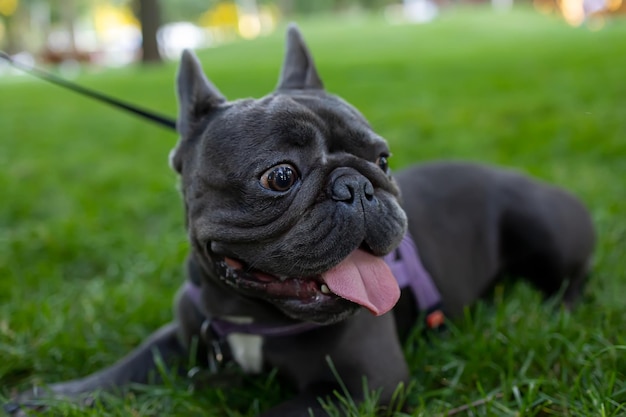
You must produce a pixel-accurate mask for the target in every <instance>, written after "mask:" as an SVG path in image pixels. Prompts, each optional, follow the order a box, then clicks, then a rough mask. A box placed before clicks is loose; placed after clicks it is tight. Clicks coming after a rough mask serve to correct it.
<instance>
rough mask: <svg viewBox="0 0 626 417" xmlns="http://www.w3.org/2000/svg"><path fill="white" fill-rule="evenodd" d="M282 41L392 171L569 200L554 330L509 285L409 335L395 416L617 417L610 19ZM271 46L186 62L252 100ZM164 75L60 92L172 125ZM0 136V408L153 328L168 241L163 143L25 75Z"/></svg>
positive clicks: (511, 19)
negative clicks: (525, 182) (510, 177)
mask: <svg viewBox="0 0 626 417" xmlns="http://www.w3.org/2000/svg"><path fill="white" fill-rule="evenodd" d="M301 28H302V29H303V31H304V33H305V36H306V38H307V40H308V42H309V44H310V47H311V48H312V50H313V53H314V56H315V58H316V61H317V65H318V69H319V71H320V73H321V75H322V77H323V79H324V81H325V83H326V86H327V88H328V90H330V91H331V92H334V93H337V94H339V95H341V96H342V97H344V98H346V99H347V100H348V101H350V102H351V103H353V104H354V105H355V106H356V107H357V108H359V109H360V110H361V111H362V112H363V113H364V114H365V116H366V117H368V118H369V120H370V121H371V122H372V124H373V126H374V127H375V129H376V130H377V131H378V132H379V133H380V134H382V135H383V136H384V137H386V138H387V139H388V140H389V142H390V144H391V148H392V151H393V154H394V155H393V157H392V159H391V162H392V165H393V167H394V168H395V169H399V168H401V167H403V166H405V165H407V164H409V163H414V162H420V161H426V160H433V159H441V158H460V159H469V160H474V161H482V162H487V163H495V164H501V165H506V166H513V167H516V168H519V169H522V170H525V171H527V172H529V173H532V174H533V175H536V176H538V177H540V178H542V179H545V180H547V181H551V182H554V183H556V184H560V185H562V186H563V187H565V188H567V189H569V190H571V191H572V192H574V193H575V194H577V195H578V196H580V198H581V199H582V200H583V201H584V202H585V203H586V204H587V205H588V207H589V209H590V211H591V213H592V215H593V218H594V221H595V224H596V227H597V231H598V235H599V242H598V247H597V252H596V265H595V270H594V276H593V280H592V281H591V283H590V286H589V288H588V292H587V297H586V299H585V301H584V303H583V304H582V305H581V306H580V308H579V309H577V310H576V311H575V312H574V313H572V314H569V313H565V312H561V311H558V310H557V311H556V312H555V310H554V309H553V306H550V305H546V304H542V303H541V300H540V297H539V294H537V293H536V292H535V291H534V290H532V289H531V288H529V287H528V286H525V285H522V284H519V285H515V286H514V287H513V288H512V289H510V290H508V289H507V291H503V292H501V291H496V293H495V294H494V296H493V298H492V299H491V300H488V301H487V302H485V303H480V304H479V305H477V306H476V307H475V308H473V309H471V310H468V311H467V314H466V316H465V317H460V318H457V319H456V320H454V321H453V322H452V323H451V326H450V327H451V330H450V332H449V334H447V335H442V336H435V337H431V338H428V339H425V338H420V337H417V334H418V333H417V332H416V337H414V338H412V339H411V340H410V341H409V342H408V343H407V344H406V354H407V359H408V362H409V364H410V367H411V370H412V374H413V376H414V378H413V384H412V386H411V389H410V390H408V393H407V394H406V397H407V398H406V400H407V401H408V403H409V404H411V406H412V407H413V414H414V415H421V416H435V415H438V414H437V413H443V412H445V411H446V410H453V409H454V408H455V407H459V406H463V405H465V404H470V403H472V402H474V401H477V400H481V399H489V398H490V399H491V400H490V401H486V402H485V403H484V404H482V405H477V406H475V407H470V409H469V411H463V412H460V413H458V414H457V415H469V416H475V415H480V416H492V415H493V416H513V415H523V416H618V415H626V406H624V404H625V403H626V332H625V331H624V330H625V329H626V327H625V326H626V301H625V298H626V297H625V294H626V273H625V272H624V271H626V257H625V256H624V246H625V245H626V187H625V184H624V181H625V179H626V72H625V70H624V68H626V54H625V53H624V51H626V21H625V20H624V19H617V18H615V19H613V20H608V21H607V24H606V26H605V27H604V28H603V29H602V30H600V31H590V30H587V29H586V28H577V29H575V28H570V27H568V26H566V25H565V24H564V23H563V22H561V21H560V20H557V19H556V18H546V17H541V16H539V15H536V14H534V13H532V12H529V11H523V10H522V11H517V12H515V13H512V14H506V15H499V14H494V13H492V12H491V11H486V10H482V11H481V10H479V11H471V12H469V11H463V12H456V13H453V12H449V13H447V14H445V15H443V16H442V17H441V18H440V19H439V20H437V21H435V22H433V23H431V24H428V25H421V26H420V25H415V26H412V25H406V26H389V25H387V24H386V23H385V22H384V21H382V20H381V19H379V18H365V17H361V18H350V19H341V20H337V19H333V18H326V19H311V20H306V21H302V22H301ZM282 43H283V35H282V33H279V32H277V33H276V34H274V35H272V36H271V37H268V38H263V39H259V40H256V41H251V42H241V43H236V44H232V45H228V46H223V47H219V48H215V49H209V50H206V51H202V52H201V54H200V56H201V58H202V60H203V62H204V64H205V69H206V71H207V72H208V74H209V76H210V78H211V79H212V80H213V81H214V82H215V83H216V84H217V85H218V86H219V88H220V89H221V90H222V92H224V93H225V94H226V95H227V96H228V97H229V98H239V97H246V96H255V97H259V96H261V95H263V94H265V93H267V92H268V91H270V90H271V89H272V88H273V87H274V86H275V83H276V79H277V72H278V68H279V65H280V62H281V59H282V53H283V44H282ZM174 73H175V65H174V64H168V65H165V66H162V67H158V68H149V69H140V68H127V69H122V70H115V71H106V72H103V73H85V74H83V75H82V76H81V77H80V78H79V80H78V81H79V82H80V83H82V84H84V85H87V86H91V87H93V88H96V89H98V90H103V91H105V92H108V93H110V94H114V95H116V96H119V97H123V98H125V99H128V100H131V101H134V102H136V103H140V104H143V105H145V106H147V107H150V108H154V109H157V110H159V111H162V112H164V113H167V114H171V115H174V114H175V107H176V104H175V101H174V93H173V91H174V89H173V77H174ZM0 132H1V133H0V196H1V197H0V198H1V201H2V203H1V204H0V402H1V401H2V399H3V398H5V399H6V398H7V397H9V396H10V394H11V392H12V391H13V390H14V389H19V388H22V389H23V388H26V387H28V386H29V385H30V384H31V383H33V382H41V381H47V382H54V381H59V380H63V379H68V378H73V377H77V376H80V375H84V374H86V373H88V372H92V371H95V370H97V369H99V368H100V367H102V366H105V365H108V364H110V363H112V362H113V361H115V360H116V359H117V358H119V357H120V356H122V355H123V354H125V353H126V352H128V351H129V350H130V349H131V348H132V347H134V346H136V345H137V344H138V343H139V342H140V341H141V340H142V338H143V337H145V336H146V335H147V334H149V333H150V332H151V331H152V330H153V329H155V328H156V327H158V326H159V325H161V324H162V323H164V322H166V321H168V320H169V319H170V318H171V299H172V296H173V294H174V292H175V291H176V288H177V287H178V286H179V285H180V284H181V282H182V280H183V279H184V278H183V274H182V266H181V265H182V262H183V259H184V257H185V254H186V252H187V243H186V241H185V232H184V230H183V216H182V205H181V203H180V199H179V196H178V192H177V190H176V177H175V175H174V174H173V173H172V172H170V170H169V168H168V166H167V155H168V152H169V150H170V148H171V147H172V146H173V145H174V143H175V141H176V136H175V135H174V134H173V133H172V132H168V131H166V130H163V129H160V128H158V127H155V126H152V125H149V124H147V123H144V122H142V121H139V120H137V119H134V118H133V117H131V116H128V115H126V114H121V113H119V112H117V111H115V110H112V109H109V108H107V107H105V106H103V105H101V104H98V103H95V102H92V101H89V100H88V99H85V98H82V97H79V96H76V95H75V94H73V93H70V92H67V91H64V90H60V89H59V88H58V87H55V86H51V85H47V84H44V83H42V82H39V81H36V80H32V79H29V78H26V77H19V78H16V77H9V78H6V77H5V78H0ZM285 395H289V392H288V390H286V389H285V388H284V387H281V386H280V385H279V384H278V383H277V382H276V380H275V376H274V375H269V376H263V377H258V378H250V379H248V380H246V383H245V385H244V386H243V387H235V388H231V389H224V390H219V389H213V390H211V389H207V390H203V391H202V392H200V393H194V394H192V393H190V392H189V391H188V390H187V386H186V382H185V381H184V380H173V381H171V382H169V383H168V384H166V385H165V386H162V387H156V388H146V389H142V390H140V392H138V393H135V394H132V395H128V396H126V397H124V398H118V397H113V398H109V399H108V401H106V402H105V403H104V404H98V405H96V406H95V408H93V409H90V410H83V411H81V410H78V409H76V408H74V407H72V406H69V405H60V406H59V407H58V409H56V410H55V414H62V413H63V414H65V415H76V416H83V415H94V416H95V415H107V416H114V415H115V416H117V415H120V416H122V415H124V416H126V415H168V416H169V415H172V416H173V415H180V416H190V415H192V416H193V415H208V416H240V415H242V416H252V415H255V414H257V412H258V410H262V409H266V408H268V407H269V406H271V405H272V404H275V403H277V402H278V401H280V398H282V397H284V396H285ZM373 408H375V407H374V401H373V400H372V401H369V402H368V403H366V404H365V405H364V406H363V408H362V410H361V414H362V415H372V411H371V410H372V409H373ZM368 410H369V411H368ZM329 411H331V412H332V410H329ZM352 415H357V414H352Z"/></svg>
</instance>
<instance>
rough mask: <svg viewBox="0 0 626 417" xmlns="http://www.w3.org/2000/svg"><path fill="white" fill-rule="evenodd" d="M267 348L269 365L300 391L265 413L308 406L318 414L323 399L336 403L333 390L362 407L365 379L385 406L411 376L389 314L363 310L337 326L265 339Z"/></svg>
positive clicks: (289, 412)
mask: <svg viewBox="0 0 626 417" xmlns="http://www.w3.org/2000/svg"><path fill="white" fill-rule="evenodd" d="M264 350H265V354H266V357H267V359H268V362H269V364H270V365H272V366H274V367H276V368H277V369H278V371H279V375H281V376H282V377H284V378H285V379H287V380H289V381H291V382H292V384H293V385H294V387H296V388H297V389H298V391H299V392H300V394H299V395H298V396H296V397H295V398H293V399H291V400H289V401H286V402H284V403H282V404H279V405H278V406H276V407H274V408H272V409H270V410H268V411H267V412H266V413H264V414H262V416H263V417H278V416H280V417H309V416H310V414H309V409H310V410H312V411H313V413H314V415H315V416H324V415H327V414H326V412H325V411H324V409H323V407H322V406H321V404H320V398H321V399H323V400H325V401H332V402H336V400H337V397H336V395H335V391H336V392H338V393H340V394H341V395H344V396H345V395H346V394H348V395H349V396H350V398H351V399H352V400H354V403H355V404H356V405H357V406H358V404H359V403H360V402H362V400H363V398H364V395H365V393H364V392H363V388H364V387H363V378H365V380H366V382H367V389H369V390H372V391H377V392H379V393H380V397H379V405H385V404H388V403H389V402H390V401H391V398H392V396H393V393H394V391H395V390H396V388H397V387H398V385H399V384H400V383H406V382H408V379H409V371H408V366H407V364H406V360H405V358H404V354H403V352H402V348H401V345H400V342H399V340H398V337H397V335H396V327H395V321H394V317H393V314H391V313H389V314H386V315H384V316H381V317H374V316H372V315H371V314H369V313H368V312H366V311H361V312H360V313H357V314H356V315H355V316H353V317H351V318H349V319H347V320H345V321H344V322H341V323H338V324H336V325H332V326H327V327H323V328H320V329H316V330H313V331H310V332H307V333H305V334H302V335H299V336H297V337H290V338H280V339H275V340H274V339H272V340H267V341H266V346H265V348H264ZM339 381H341V384H342V385H343V387H345V388H346V389H347V391H348V393H346V392H344V390H343V388H341V387H340V384H339Z"/></svg>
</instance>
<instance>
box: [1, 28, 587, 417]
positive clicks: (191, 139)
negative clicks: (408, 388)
mask: <svg viewBox="0 0 626 417" xmlns="http://www.w3.org/2000/svg"><path fill="white" fill-rule="evenodd" d="M177 96H178V103H179V114H178V119H177V130H178V133H179V135H180V140H179V142H178V144H177V146H176V147H175V149H174V150H173V151H172V153H171V155H170V163H171V166H172V167H173V169H174V170H175V171H176V172H177V173H178V174H180V180H181V190H182V197H183V201H184V208H185V219H186V229H187V232H188V236H189V242H190V247H191V250H190V254H189V256H188V259H187V262H186V270H187V275H188V276H187V280H186V282H185V284H184V285H183V288H182V289H181V290H180V291H179V293H178V295H177V297H176V302H175V305H176V307H175V310H176V315H175V318H174V320H173V322H172V323H170V324H167V325H165V326H164V327H162V328H161V329H159V330H158V331H156V332H155V333H154V334H153V335H152V336H150V337H149V338H148V339H147V340H146V341H145V342H144V343H143V344H142V345H141V346H139V347H138V348H137V349H136V350H134V351H133V352H131V353H130V354H129V355H128V356H127V357H125V358H123V359H121V360H120V361H119V362H118V363H116V364H114V365H112V366H111V367H109V368H107V369H104V370H102V371H100V372H97V373H95V374H93V375H90V376H87V377H85V378H82V379H78V380H73V381H69V382H63V383H58V384H53V385H51V386H50V387H49V391H48V395H54V396H62V397H67V398H79V397H80V396H83V395H85V394H88V393H91V392H95V391H99V390H113V389H117V388H120V387H124V386H128V385H129V384H131V383H146V382H148V381H149V380H150V379H151V376H154V375H155V374H156V368H157V367H156V365H155V355H156V354H158V355H159V356H160V357H161V358H162V359H163V360H164V361H166V362H168V363H169V362H170V361H172V360H175V359H176V358H188V357H189V355H190V352H191V351H192V349H191V346H192V345H193V346H194V347H195V348H194V349H193V350H194V351H197V352H198V353H197V356H198V360H199V361H200V362H202V363H203V364H204V365H206V366H207V367H212V368H214V369H215V370H216V372H219V368H220V366H221V363H222V362H224V361H226V360H228V359H229V358H230V360H233V361H235V362H236V363H238V364H239V366H240V367H241V368H242V369H243V370H244V371H246V372H263V371H264V370H268V369H276V370H277V372H278V375H279V376H280V377H281V378H282V379H283V380H285V381H289V383H291V384H292V386H293V387H295V388H296V390H297V392H298V394H297V395H296V396H295V397H294V398H292V399H290V400H288V401H286V402H284V403H282V404H279V405H277V406H276V407H274V408H271V409H269V410H267V411H265V412H264V413H263V415H264V416H281V417H285V416H309V415H310V414H309V412H310V411H312V412H313V413H314V414H315V415H322V414H323V413H324V412H323V408H322V407H321V405H320V402H319V400H318V398H320V397H325V396H328V395H329V394H331V393H332V391H333V390H334V389H337V378H336V377H335V374H333V372H332V371H331V369H330V368H329V366H328V364H327V359H326V358H327V357H328V358H330V360H331V361H332V363H333V364H334V367H335V369H336V372H337V374H338V375H339V376H340V377H341V379H342V381H343V383H344V384H345V386H346V387H347V389H348V390H349V392H350V393H351V395H352V397H353V398H355V399H357V400H358V399H360V398H362V395H363V392H362V378H363V377H366V378H367V381H368V384H369V387H370V388H371V389H374V390H380V392H381V396H380V402H381V403H383V404H384V403H386V402H388V401H390V397H391V395H392V393H393V392H394V390H395V388H396V387H397V386H398V384H399V383H401V382H407V381H408V380H409V379H410V374H409V370H408V368H407V363H406V361H405V358H404V356H403V352H402V349H401V340H402V337H404V336H405V335H406V334H407V333H408V332H409V331H410V329H411V328H413V327H414V326H415V324H416V320H417V317H418V313H419V312H420V311H421V310H424V309H425V307H426V306H420V305H419V297H416V296H415V294H414V293H413V292H412V291H410V290H409V289H406V288H402V289H401V288H400V287H399V284H398V281H397V279H396V278H397V277H394V274H393V273H392V270H391V267H390V266H389V262H388V261H387V262H386V261H385V260H388V259H389V256H392V257H394V256H396V255H394V253H395V251H396V248H397V247H399V245H401V243H402V242H403V240H404V239H407V236H411V237H412V242H413V244H414V248H416V250H418V251H419V259H420V260H421V265H422V266H423V269H424V270H425V271H427V273H428V274H429V275H430V280H431V281H432V283H433V286H434V288H435V290H436V291H437V292H438V293H439V296H440V297H439V298H440V300H441V301H442V305H443V311H444V312H445V314H446V315H448V316H454V315H458V314H459V313H460V312H462V311H463V309H464V308H465V307H466V306H469V305H471V304H472V303H473V302H475V301H476V300H477V299H479V298H480V297H481V296H483V295H484V294H485V293H486V292H487V291H489V289H490V288H491V287H493V285H494V283H496V282H497V281H498V280H500V279H501V278H502V277H504V276H511V277H522V278H524V279H527V280H529V281H530V282H531V283H532V284H534V285H535V286H536V287H537V288H538V289H539V290H541V291H542V292H543V293H545V295H546V296H553V295H556V294H562V297H563V301H564V302H565V303H566V304H567V305H568V306H572V305H573V304H574V303H575V302H576V301H577V300H578V299H579V297H580V295H581V292H582V290H583V288H584V284H585V282H586V279H587V277H588V274H589V269H590V259H591V256H592V252H593V248H594V241H595V236H594V229H593V225H592V222H591V219H590V216H589V214H588V212H587V210H586V209H585V207H584V206H583V205H582V204H581V203H580V202H579V201H578V200H577V199H576V198H575V197H573V196H572V195H570V194H569V193H567V192H565V191H563V190H561V189H559V188H556V187H553V186H551V185H548V184H545V183H542V182H539V181H537V180H534V179H531V178H528V177H527V176H525V175H522V174H519V173H516V172H513V171H509V170H505V169H500V168H495V167H489V166H484V165H477V164H470V163H463V162H437V163H427V164H422V165H418V166H414V167H410V168H407V169H405V170H403V171H401V172H398V173H397V175H392V174H391V172H390V170H389V167H388V158H389V156H390V149H389V147H388V144H387V142H386V141H385V140H384V139H383V138H382V137H381V136H379V135H378V134H377V133H376V132H374V131H373V130H372V128H371V127H370V125H369V124H368V122H367V121H366V120H365V118H364V117H363V116H362V115H361V114H360V113H359V112H358V111H357V110H356V109H355V108H354V107H352V106H351V105H350V104H348V103H347V102H345V101H344V100H342V99H341V98H339V97H337V96H334V95H331V94H329V93H327V92H326V91H325V90H324V86H323V83H322V81H321V79H320V77H319V75H318V72H317V70H316V68H315V65H314V63H313V59H312V57H311V54H310V53H309V50H308V48H307V47H306V45H305V43H304V41H303V39H302V36H301V34H300V32H299V30H298V29H297V27H296V26H295V25H291V26H290V27H289V28H288V30H287V47H286V55H285V59H284V63H283V66H282V70H281V74H280V79H279V81H278V86H277V87H276V90H275V91H274V92H272V93H271V94H269V95H267V96H265V97H263V98H260V99H244V100H236V101H227V100H226V98H224V96H223V95H222V94H221V93H220V92H219V91H218V89H217V88H216V87H215V86H214V85H213V84H212V83H211V82H210V81H209V80H208V79H207V78H206V76H205V75H204V73H203V70H202V68H201V66H200V63H199V61H198V60H197V58H196V56H195V55H194V54H193V53H192V52H189V51H185V52H184V53H183V55H182V60H181V63H180V68H179V72H178V76H177ZM416 146H418V145H416ZM405 253H406V252H405ZM414 255H415V256H417V253H415V254H414ZM402 256H404V255H402ZM410 256H411V255H409V257H410ZM383 257H385V258H384V259H383ZM182 362H185V361H184V360H183V361H182ZM29 397H30V398H31V399H32V397H33V395H32V394H27V395H25V396H22V398H21V399H22V400H23V401H22V402H23V403H24V404H26V403H27V401H26V400H25V398H29ZM18 402H19V401H18ZM5 408H6V409H7V410H8V411H9V412H13V413H14V414H15V413H18V412H19V408H20V406H19V404H12V405H9V406H7V407H5Z"/></svg>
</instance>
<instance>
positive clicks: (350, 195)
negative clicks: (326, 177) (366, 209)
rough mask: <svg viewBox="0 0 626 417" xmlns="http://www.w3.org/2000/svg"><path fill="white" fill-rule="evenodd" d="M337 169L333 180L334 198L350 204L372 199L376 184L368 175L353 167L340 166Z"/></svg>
mask: <svg viewBox="0 0 626 417" xmlns="http://www.w3.org/2000/svg"><path fill="white" fill-rule="evenodd" d="M337 171H338V172H337ZM337 171H335V172H334V173H333V174H334V175H333V176H332V182H331V197H332V199H333V200H335V201H342V202H344V203H348V204H352V203H354V202H355V201H360V202H366V201H372V199H373V198H374V186H373V185H372V183H371V182H370V181H369V180H368V179H367V178H366V177H364V176H363V175H361V174H360V173H359V172H357V171H356V170H354V169H351V168H340V169H338V170H337Z"/></svg>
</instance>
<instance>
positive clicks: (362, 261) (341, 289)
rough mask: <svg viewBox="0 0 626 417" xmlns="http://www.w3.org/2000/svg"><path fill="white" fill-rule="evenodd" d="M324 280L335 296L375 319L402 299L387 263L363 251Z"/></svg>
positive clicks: (329, 273)
mask: <svg viewBox="0 0 626 417" xmlns="http://www.w3.org/2000/svg"><path fill="white" fill-rule="evenodd" d="M322 280H324V282H325V283H326V285H328V288H330V290H331V291H332V292H333V293H335V294H336V295H338V296H339V297H342V298H345V299H346V300H349V301H352V302H353V303H356V304H360V305H362V306H363V307H365V308H367V309H368V310H369V311H371V312H372V313H373V314H374V315H376V316H380V315H382V314H385V313H386V312H388V311H389V310H391V309H392V308H393V306H394V305H395V304H396V303H397V302H398V299H399V298H400V288H399V287H398V283H397V282H396V279H395V278H394V276H393V274H392V273H391V270H390V269H389V267H388V266H387V264H386V263H385V262H384V261H383V260H382V258H379V257H376V256H374V255H371V254H369V253H367V252H365V251H363V250H360V249H357V250H355V251H354V252H352V253H351V254H350V255H349V256H348V257H347V258H346V259H344V260H343V261H342V262H341V263H340V264H339V265H337V266H336V267H334V268H333V269H331V270H330V271H328V272H326V273H325V274H323V275H322Z"/></svg>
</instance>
